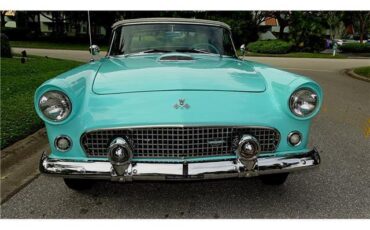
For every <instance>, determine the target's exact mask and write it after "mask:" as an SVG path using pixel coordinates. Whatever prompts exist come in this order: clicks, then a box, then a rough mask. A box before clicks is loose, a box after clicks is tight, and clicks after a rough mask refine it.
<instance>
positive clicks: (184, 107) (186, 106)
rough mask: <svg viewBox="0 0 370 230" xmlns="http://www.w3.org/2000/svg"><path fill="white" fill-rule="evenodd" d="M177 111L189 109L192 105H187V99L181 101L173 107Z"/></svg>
mask: <svg viewBox="0 0 370 230" xmlns="http://www.w3.org/2000/svg"><path fill="white" fill-rule="evenodd" d="M173 107H174V108H175V109H189V108H190V105H189V104H188V103H185V99H179V102H178V103H176V104H175V105H174V106H173Z"/></svg>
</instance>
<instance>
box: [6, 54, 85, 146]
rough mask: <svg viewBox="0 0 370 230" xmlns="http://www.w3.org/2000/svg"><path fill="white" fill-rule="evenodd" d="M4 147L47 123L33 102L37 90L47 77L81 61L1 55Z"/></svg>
mask: <svg viewBox="0 0 370 230" xmlns="http://www.w3.org/2000/svg"><path fill="white" fill-rule="evenodd" d="M0 64H1V106H0V108H1V149H3V148H5V147H6V146H9V145H10V144H12V143H14V142H16V141H18V140H20V139H22V138H24V137H26V136H28V135H29V134H31V133H33V132H35V131H37V130H38V129H39V128H41V127H43V123H42V121H41V119H40V118H39V117H38V116H37V115H36V112H35V110H34V106H33V96H34V93H35V90H36V88H37V87H38V86H40V85H41V84H42V83H43V82H44V81H46V80H48V79H50V78H53V77H55V76H56V75H58V74H60V73H62V72H65V71H66V70H68V69H71V68H73V67H76V66H78V65H81V64H82V63H80V62H75V61H67V60H60V59H52V58H44V57H35V56H33V57H30V58H29V59H28V61H27V62H26V64H21V62H20V59H19V58H1V63H0Z"/></svg>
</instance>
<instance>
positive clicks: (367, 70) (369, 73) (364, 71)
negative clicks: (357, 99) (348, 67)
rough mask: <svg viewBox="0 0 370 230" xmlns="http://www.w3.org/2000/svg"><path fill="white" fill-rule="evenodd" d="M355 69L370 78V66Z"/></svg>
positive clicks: (359, 73) (357, 72)
mask: <svg viewBox="0 0 370 230" xmlns="http://www.w3.org/2000/svg"><path fill="white" fill-rule="evenodd" d="M353 71H354V72H355V73H356V74H358V75H361V76H364V77H368V78H370V66H366V67H360V68H356V69H354V70H353Z"/></svg>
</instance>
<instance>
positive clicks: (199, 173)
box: [39, 148, 320, 182]
mask: <svg viewBox="0 0 370 230" xmlns="http://www.w3.org/2000/svg"><path fill="white" fill-rule="evenodd" d="M319 164H320V155H319V153H318V151H317V150H316V149H315V148H314V149H313V150H311V151H308V152H305V153H300V154H288V155H286V156H281V157H260V158H258V159H257V162H256V166H255V167H254V168H253V169H251V170H248V169H247V168H246V167H245V166H244V165H243V164H241V163H240V161H239V160H235V161H217V162H205V163H187V164H166V163H135V164H130V165H129V167H128V169H127V170H126V171H125V173H124V175H122V176H118V175H117V174H116V172H115V171H114V169H113V166H112V164H111V163H110V162H107V161H91V160H89V161H73V160H62V159H53V158H49V157H48V156H47V155H46V154H45V153H44V154H43V155H42V157H41V160H40V164H39V168H40V171H41V172H42V173H45V174H48V175H54V176H61V177H67V178H83V179H107V180H112V181H120V182H125V181H135V180H205V179H221V178H238V177H252V176H259V175H265V174H273V173H284V172H294V171H296V170H303V169H309V168H312V167H316V166H318V165H319Z"/></svg>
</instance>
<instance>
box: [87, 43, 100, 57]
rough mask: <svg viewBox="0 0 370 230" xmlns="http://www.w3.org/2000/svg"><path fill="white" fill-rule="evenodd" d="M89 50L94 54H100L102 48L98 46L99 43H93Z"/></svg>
mask: <svg viewBox="0 0 370 230" xmlns="http://www.w3.org/2000/svg"><path fill="white" fill-rule="evenodd" d="M89 50H90V53H91V54H92V55H94V56H95V55H98V54H99V52H100V48H99V46H97V45H92V46H90V48H89Z"/></svg>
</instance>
